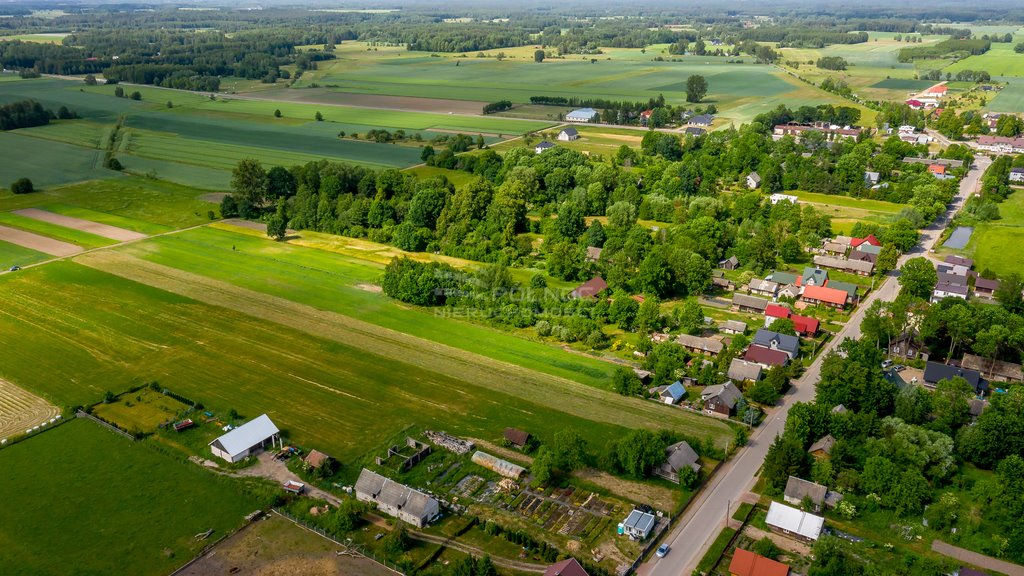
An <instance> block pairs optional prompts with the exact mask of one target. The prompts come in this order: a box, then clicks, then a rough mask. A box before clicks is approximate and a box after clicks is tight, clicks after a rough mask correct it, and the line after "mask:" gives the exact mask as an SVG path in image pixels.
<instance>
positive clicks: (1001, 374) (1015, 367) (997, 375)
mask: <svg viewBox="0 0 1024 576" xmlns="http://www.w3.org/2000/svg"><path fill="white" fill-rule="evenodd" d="M960 367H961V368H967V369H970V370H977V371H978V372H980V373H981V375H982V376H984V377H985V378H987V379H989V380H993V381H996V382H1024V370H1022V368H1021V365H1020V364H1015V363H1013V362H1004V361H1002V360H996V361H995V362H993V361H992V360H989V359H988V358H983V357H981V356H975V355H974V354H964V359H963V361H962V362H960Z"/></svg>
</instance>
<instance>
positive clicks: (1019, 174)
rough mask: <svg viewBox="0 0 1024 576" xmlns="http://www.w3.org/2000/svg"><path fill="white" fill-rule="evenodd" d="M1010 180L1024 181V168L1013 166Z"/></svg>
mask: <svg viewBox="0 0 1024 576" xmlns="http://www.w3.org/2000/svg"><path fill="white" fill-rule="evenodd" d="M1010 182H1024V168H1011V169H1010Z"/></svg>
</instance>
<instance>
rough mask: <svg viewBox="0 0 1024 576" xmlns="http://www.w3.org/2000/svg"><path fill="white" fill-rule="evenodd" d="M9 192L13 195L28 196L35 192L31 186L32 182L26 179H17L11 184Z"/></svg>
mask: <svg viewBox="0 0 1024 576" xmlns="http://www.w3.org/2000/svg"><path fill="white" fill-rule="evenodd" d="M11 192H14V193H15V194H29V193H32V192H35V187H34V186H32V181H31V180H29V179H28V178H18V179H17V180H15V181H14V184H11Z"/></svg>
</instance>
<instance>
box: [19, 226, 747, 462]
mask: <svg viewBox="0 0 1024 576" xmlns="http://www.w3.org/2000/svg"><path fill="white" fill-rule="evenodd" d="M239 245H243V246H244V244H242V243H241V242H240V243H239ZM306 250H307V251H308V252H314V251H313V250H309V249H306ZM242 251H243V253H244V251H245V249H244V248H243V250H242ZM113 256H116V255H115V254H113V253H111V252H110V251H104V252H102V253H94V254H93V255H92V258H86V259H82V260H79V262H83V263H86V264H89V266H94V267H98V268H107V269H108V270H109V272H110V273H105V272H102V271H99V270H97V269H94V268H90V267H86V266H82V265H79V264H75V263H70V262H58V263H54V264H50V265H47V266H44V267H39V268H34V269H30V270H25V271H23V272H22V273H19V274H17V275H5V276H3V277H0V286H2V289H3V291H4V293H5V307H4V309H3V311H0V317H2V318H3V321H2V322H0V345H2V346H3V348H4V349H6V350H9V351H12V353H10V354H8V355H7V356H6V357H5V362H4V364H3V366H2V367H0V377H3V378H4V379H7V380H9V381H12V382H15V383H18V384H20V385H22V386H24V387H26V388H27V389H30V390H34V391H37V392H39V393H40V394H42V395H43V396H44V397H46V398H50V399H52V400H53V401H54V402H55V403H57V404H58V405H72V404H79V403H91V402H95V401H97V400H99V399H100V398H101V397H102V395H103V394H104V392H105V391H106V390H114V391H120V390H124V389H127V388H129V387H131V386H133V385H137V384H140V383H142V382H146V381H151V380H156V381H158V382H160V384H161V385H163V386H165V387H167V388H170V389H172V390H174V391H176V392H178V393H180V394H182V395H185V396H187V397H190V398H193V399H196V400H198V401H201V402H203V403H204V404H205V405H206V406H208V407H210V408H211V409H212V410H214V411H218V412H226V411H227V410H228V409H230V408H234V409H236V410H238V411H239V412H240V413H242V414H245V415H249V416H250V417H251V416H253V415H256V414H260V413H263V412H267V413H269V414H270V415H271V416H272V417H273V418H274V419H275V421H276V422H277V424H278V426H279V427H281V428H282V429H285V430H288V432H289V434H290V435H291V436H292V437H293V438H294V439H295V441H297V442H299V443H301V444H304V445H309V446H315V447H318V448H320V449H323V450H325V451H327V452H328V453H330V454H332V455H334V456H336V457H338V458H341V459H342V461H343V462H344V461H350V460H352V459H353V458H357V457H359V456H361V455H363V454H364V452H365V451H366V450H367V447H368V446H374V445H376V444H377V443H379V442H380V441H381V439H382V438H388V437H391V436H392V435H394V434H397V433H398V432H400V431H401V430H403V429H404V428H405V427H408V426H421V427H440V428H442V429H447V430H449V431H452V432H454V433H458V434H465V435H470V436H474V437H479V438H487V439H492V440H495V441H496V440H497V439H498V438H499V437H500V435H501V431H502V430H503V429H504V428H505V427H506V426H517V427H522V428H524V429H526V430H530V431H531V432H533V433H534V434H538V435H540V436H541V437H542V438H550V437H551V435H552V434H554V432H556V431H558V430H560V429H562V428H564V427H567V426H569V427H574V428H578V429H579V430H580V432H581V433H582V434H583V435H584V436H585V437H586V438H587V439H588V440H589V441H590V442H591V443H592V445H593V446H603V445H604V442H606V441H607V440H609V439H611V438H615V437H617V436H618V435H620V434H622V433H623V432H624V430H625V428H624V426H636V425H644V426H649V427H652V428H658V427H669V428H672V429H674V430H679V431H685V432H689V433H691V434H693V435H695V436H699V437H703V436H705V435H710V436H712V437H714V438H715V440H716V442H717V443H719V444H720V445H724V443H725V441H726V440H727V438H729V437H731V433H730V431H729V428H728V427H727V426H726V425H725V424H724V423H722V422H719V421H717V420H713V419H710V418H703V417H700V416H694V415H690V414H686V413H684V412H683V411H681V410H672V409H670V408H665V407H663V406H659V405H656V404H654V403H650V402H644V401H640V400H629V399H620V398H619V397H617V396H614V395H613V393H611V392H610V391H605V390H600V389H597V388H595V387H592V386H586V385H583V384H573V383H570V382H569V381H568V380H565V379H562V378H558V377H555V376H549V375H546V374H542V373H539V372H536V371H534V370H532V369H531V367H529V366H528V367H516V366H508V365H505V364H503V363H500V362H495V361H493V360H491V359H490V358H486V357H484V356H480V355H477V354H472V353H463V352H461V351H458V350H454V349H450V348H448V347H447V346H444V345H439V344H436V343H433V342H427V341H424V340H421V339H419V338H416V337H413V336H408V335H402V334H401V333H398V332H394V331H391V330H381V329H379V328H377V327H375V326H372V325H368V324H364V323H363V322H360V321H356V320H353V319H350V318H347V317H342V316H340V315H338V314H331V313H330V312H323V311H317V310H315V309H313V308H311V307H308V306H301V305H295V304H292V303H290V302H289V301H287V300H284V299H283V298H275V297H270V296H265V295H263V294H262V293H259V292H254V291H251V290H244V289H238V288H234V287H232V286H230V285H226V283H217V282H209V281H206V280H204V278H203V277H201V276H198V275H187V274H181V275H180V277H177V278H172V277H171V276H166V277H161V276H159V275H158V274H160V273H165V268H166V267H158V266H156V265H151V264H149V263H147V262H146V261H144V260H137V261H132V260H130V259H125V258H112V257H113ZM104 257H111V258H110V259H109V260H104V259H103V258H104ZM263 262H264V264H265V262H266V260H263ZM225 268H227V269H237V268H236V267H234V266H232V265H231V263H230V262H228V263H225ZM166 270H172V271H173V269H166ZM118 275H125V276H129V277H132V278H134V280H136V281H132V280H128V279H125V278H121V277H119V276H118ZM172 276H179V275H173V274H172ZM283 277H285V275H284V274H282V275H281V276H279V277H276V278H275V277H271V278H268V281H270V282H277V281H279V280H280V279H281V278H283ZM334 281H335V282H336V283H340V279H339V278H337V277H336V278H335V279H334ZM147 284H156V285H159V286H160V287H161V288H166V289H160V288H157V287H153V286H149V285H147ZM176 292H180V293H176ZM334 293H335V294H337V293H338V291H337V290H335V291H334ZM325 296H326V297H329V296H331V294H329V293H328V294H325ZM299 297H301V295H298V296H297V298H299ZM378 298H381V303H384V302H385V301H383V299H382V297H380V296H378ZM391 306H394V305H393V304H392V305H391ZM350 312H352V313H353V314H356V313H357V311H356V310H350ZM359 312H361V311H359ZM371 314H372V313H371ZM367 316H368V314H362V313H360V314H359V317H360V319H361V320H363V321H365V320H366V317H367ZM422 317H424V318H429V316H428V315H422ZM405 319H406V321H408V320H409V317H408V316H406V317H405ZM446 326H447V328H448V330H449V333H451V332H454V330H452V329H451V328H452V324H450V323H449V324H447V325H446ZM486 332H487V330H486V329H483V328H481V329H479V331H478V333H477V334H476V336H478V337H479V336H484V335H486ZM463 337H466V336H463ZM491 342H492V343H493V342H497V343H499V344H500V345H504V346H508V347H510V348H513V347H514V348H518V350H516V351H515V352H519V353H528V352H530V351H531V350H532V351H540V352H541V356H540V358H538V359H535V360H534V361H533V364H534V365H537V364H541V363H543V362H545V361H548V362H550V361H551V360H552V359H553V357H554V355H555V353H558V354H562V355H565V353H564V352H561V351H558V350H557V349H553V348H552V349H550V350H551V352H550V354H549V357H548V358H545V357H544V355H543V353H544V352H545V351H546V350H545V348H544V346H543V345H542V344H538V343H532V342H528V341H519V340H518V339H516V338H514V337H512V336H507V335H502V334H501V333H498V332H494V334H493V336H492V338H491ZM564 357H566V358H568V361H567V362H566V364H567V366H561V367H559V366H556V367H555V368H560V369H561V370H565V371H568V370H570V367H571V364H572V363H573V362H574V361H575V359H574V358H573V357H571V356H567V355H565V356H564ZM581 362H582V360H581ZM613 399H614V401H613Z"/></svg>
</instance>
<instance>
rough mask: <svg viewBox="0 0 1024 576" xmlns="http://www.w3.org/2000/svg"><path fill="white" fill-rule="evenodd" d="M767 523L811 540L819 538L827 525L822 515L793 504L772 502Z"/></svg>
mask: <svg viewBox="0 0 1024 576" xmlns="http://www.w3.org/2000/svg"><path fill="white" fill-rule="evenodd" d="M765 524H767V525H769V526H773V527H775V528H779V529H780V530H785V531H786V532H790V533H792V534H797V535H800V536H803V537H804V538H808V539H810V540H817V539H818V537H819V536H821V529H822V527H824V525H825V519H824V518H822V517H821V516H815V515H814V514H808V513H807V512H803V511H801V510H797V509H796V508H793V507H791V506H786V505H785V504H780V503H778V502H772V505H771V506H769V507H768V517H767V518H766V519H765Z"/></svg>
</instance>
